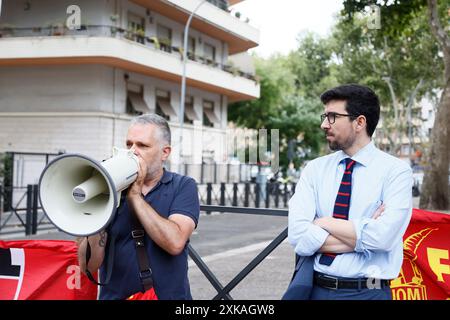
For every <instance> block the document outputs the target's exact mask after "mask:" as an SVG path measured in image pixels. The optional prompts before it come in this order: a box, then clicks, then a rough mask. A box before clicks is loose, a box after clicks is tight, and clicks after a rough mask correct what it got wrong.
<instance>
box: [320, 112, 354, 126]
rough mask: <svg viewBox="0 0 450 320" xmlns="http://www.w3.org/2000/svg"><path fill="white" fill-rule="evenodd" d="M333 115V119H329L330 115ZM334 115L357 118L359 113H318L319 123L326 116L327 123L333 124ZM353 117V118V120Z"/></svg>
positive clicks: (334, 120)
mask: <svg viewBox="0 0 450 320" xmlns="http://www.w3.org/2000/svg"><path fill="white" fill-rule="evenodd" d="M331 115H332V116H333V121H330V116H331ZM336 116H341V117H350V118H354V119H356V118H358V117H359V116H360V115H356V114H343V113H337V112H328V113H322V114H321V115H320V123H323V121H324V120H325V118H327V121H328V123H329V124H334V123H335V122H336ZM354 119H353V120H354Z"/></svg>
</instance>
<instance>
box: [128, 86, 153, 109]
mask: <svg viewBox="0 0 450 320" xmlns="http://www.w3.org/2000/svg"><path fill="white" fill-rule="evenodd" d="M127 94H128V98H129V99H130V102H131V105H132V106H133V109H134V110H136V111H138V112H142V113H149V112H150V109H149V107H148V106H147V104H146V103H145V101H144V98H143V97H142V95H141V94H139V93H136V92H131V91H128V93H127Z"/></svg>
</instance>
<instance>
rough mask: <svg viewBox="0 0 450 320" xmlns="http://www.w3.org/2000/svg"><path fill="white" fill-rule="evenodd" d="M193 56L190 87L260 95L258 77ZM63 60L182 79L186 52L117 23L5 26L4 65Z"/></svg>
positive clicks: (237, 96) (243, 96)
mask: <svg viewBox="0 0 450 320" xmlns="http://www.w3.org/2000/svg"><path fill="white" fill-rule="evenodd" d="M68 48H70V49H69V50H68ZM188 57H189V60H188V62H187V74H186V84H187V85H188V86H193V87H197V88H200V89H203V90H207V91H212V92H216V93H219V94H223V95H226V96H228V98H229V101H240V100H249V99H255V98H258V97H259V84H258V83H257V81H256V80H257V79H256V78H255V76H254V75H252V74H249V73H245V72H243V71H241V70H238V69H237V68H235V67H233V66H229V65H223V64H220V63H217V62H216V61H211V60H208V59H205V58H204V57H201V56H196V55H194V54H192V53H189V54H188ZM63 64H104V65H110V66H114V67H119V68H122V69H125V70H129V71H132V72H137V73H141V74H145V75H149V76H153V77H156V78H161V79H165V80H169V81H174V82H180V81H181V75H182V50H181V49H180V48H179V47H174V46H172V45H171V44H170V43H167V42H164V41H163V40H162V39H158V38H156V37H151V38H150V37H147V36H146V35H145V34H143V33H133V32H130V31H127V30H125V29H121V28H117V27H115V26H100V25H84V26H82V28H81V29H80V30H68V29H66V28H64V27H63V26H53V27H35V28H3V29H0V66H12V65H63Z"/></svg>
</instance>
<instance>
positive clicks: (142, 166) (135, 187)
mask: <svg viewBox="0 0 450 320" xmlns="http://www.w3.org/2000/svg"><path fill="white" fill-rule="evenodd" d="M138 159H139V171H138V176H137V178H136V181H134V182H133V183H132V184H131V186H130V189H129V190H128V198H132V197H134V196H139V197H140V196H141V195H142V187H143V185H144V181H145V177H146V176H147V164H146V163H145V161H144V160H143V159H142V158H141V157H139V156H138Z"/></svg>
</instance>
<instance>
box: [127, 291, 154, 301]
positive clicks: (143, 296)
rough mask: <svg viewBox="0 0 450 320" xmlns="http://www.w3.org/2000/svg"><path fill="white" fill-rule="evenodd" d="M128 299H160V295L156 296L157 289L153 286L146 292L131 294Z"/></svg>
mask: <svg viewBox="0 0 450 320" xmlns="http://www.w3.org/2000/svg"><path fill="white" fill-rule="evenodd" d="M126 300H158V297H157V296H156V293H155V290H154V289H153V288H151V289H149V290H147V291H145V292H144V293H142V292H138V293H135V294H133V295H131V296H129V297H128V298H127V299H126Z"/></svg>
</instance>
